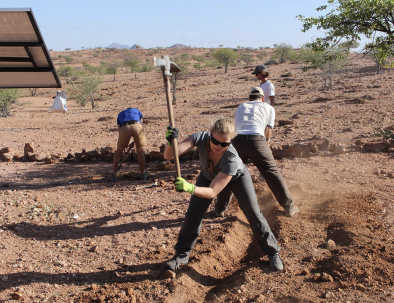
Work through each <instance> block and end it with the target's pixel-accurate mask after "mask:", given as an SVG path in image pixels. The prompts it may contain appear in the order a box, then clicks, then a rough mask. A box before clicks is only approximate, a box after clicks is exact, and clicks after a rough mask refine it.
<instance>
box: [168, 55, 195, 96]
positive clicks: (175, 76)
mask: <svg viewBox="0 0 394 303" xmlns="http://www.w3.org/2000/svg"><path fill="white" fill-rule="evenodd" d="M173 61H174V62H175V63H176V65H178V67H179V68H180V70H181V71H180V72H179V73H172V76H171V78H170V82H171V84H172V102H176V85H177V81H178V80H181V79H182V80H185V79H187V78H188V77H189V65H190V63H188V62H186V60H184V59H182V58H179V57H175V58H174V59H173Z"/></svg>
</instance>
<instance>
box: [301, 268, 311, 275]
mask: <svg viewBox="0 0 394 303" xmlns="http://www.w3.org/2000/svg"><path fill="white" fill-rule="evenodd" d="M309 274H310V271H309V269H307V268H304V269H303V270H301V275H303V276H307V275H309Z"/></svg>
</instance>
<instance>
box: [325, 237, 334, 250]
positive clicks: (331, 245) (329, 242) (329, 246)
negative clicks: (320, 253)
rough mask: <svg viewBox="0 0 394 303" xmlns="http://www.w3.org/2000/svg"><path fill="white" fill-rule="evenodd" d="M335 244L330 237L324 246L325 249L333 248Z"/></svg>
mask: <svg viewBox="0 0 394 303" xmlns="http://www.w3.org/2000/svg"><path fill="white" fill-rule="evenodd" d="M335 246H336V245H335V242H334V240H331V239H330V240H328V241H327V243H326V248H327V249H333V248H335Z"/></svg>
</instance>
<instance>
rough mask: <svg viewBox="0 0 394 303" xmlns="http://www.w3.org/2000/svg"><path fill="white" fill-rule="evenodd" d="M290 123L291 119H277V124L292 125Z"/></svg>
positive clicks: (292, 122) (291, 122)
mask: <svg viewBox="0 0 394 303" xmlns="http://www.w3.org/2000/svg"><path fill="white" fill-rule="evenodd" d="M292 124H294V121H291V120H279V121H278V125H279V126H285V125H292Z"/></svg>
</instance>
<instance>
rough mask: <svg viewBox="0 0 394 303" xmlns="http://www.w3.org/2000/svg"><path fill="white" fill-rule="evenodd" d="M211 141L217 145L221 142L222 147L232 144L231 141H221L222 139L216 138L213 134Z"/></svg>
mask: <svg viewBox="0 0 394 303" xmlns="http://www.w3.org/2000/svg"><path fill="white" fill-rule="evenodd" d="M211 142H212V143H213V144H215V145H219V144H220V146H221V147H227V146H230V142H220V141H218V140H216V139H215V138H214V137H212V135H211Z"/></svg>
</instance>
